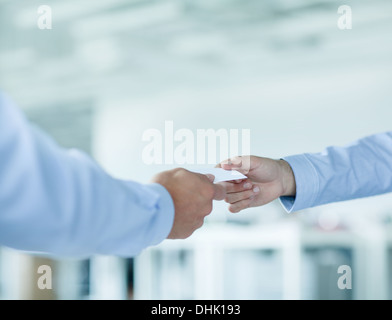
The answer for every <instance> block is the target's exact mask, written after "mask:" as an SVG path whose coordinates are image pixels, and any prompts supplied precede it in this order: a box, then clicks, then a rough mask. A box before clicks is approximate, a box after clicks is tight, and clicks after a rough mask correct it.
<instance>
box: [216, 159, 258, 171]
mask: <svg viewBox="0 0 392 320" xmlns="http://www.w3.org/2000/svg"><path fill="white" fill-rule="evenodd" d="M219 166H220V167H221V168H223V169H225V170H237V171H239V172H241V173H242V174H245V175H246V174H248V173H249V171H250V170H251V169H252V168H251V156H236V157H233V158H229V159H227V160H225V161H222V162H221V163H220V164H219Z"/></svg>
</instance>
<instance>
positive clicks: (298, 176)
mask: <svg viewBox="0 0 392 320" xmlns="http://www.w3.org/2000/svg"><path fill="white" fill-rule="evenodd" d="M284 160H285V161H287V162H288V163H289V164H290V166H291V168H292V169H293V172H294V176H295V180H296V185H297V194H296V196H295V197H281V198H280V201H281V203H282V204H283V206H284V207H285V209H286V210H287V211H288V212H294V211H298V210H302V209H306V208H311V207H315V206H319V205H322V204H326V203H331V202H338V201H345V200H351V199H357V198H363V197H369V196H375V195H379V194H384V193H387V192H392V132H387V133H381V134H376V135H373V136H369V137H366V138H363V139H361V140H358V141H356V142H354V143H352V144H350V145H348V146H345V147H329V148H327V149H326V150H324V151H323V152H322V153H314V154H309V153H308V154H302V155H295V156H289V157H286V158H284Z"/></svg>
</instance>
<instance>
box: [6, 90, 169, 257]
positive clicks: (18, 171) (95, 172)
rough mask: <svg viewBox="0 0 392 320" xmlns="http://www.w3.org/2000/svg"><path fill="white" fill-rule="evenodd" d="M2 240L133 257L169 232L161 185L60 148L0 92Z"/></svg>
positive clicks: (17, 244)
mask: <svg viewBox="0 0 392 320" xmlns="http://www.w3.org/2000/svg"><path fill="white" fill-rule="evenodd" d="M0 154H1V158H0V244H2V245H6V246H10V247H13V248H17V249H22V250H32V251H44V252H49V253H53V254H56V255H73V256H76V255H80V256H82V255H91V254H115V255H121V256H132V255H135V254H137V253H138V252H139V251H140V250H142V249H144V248H145V247H147V246H149V245H153V244H157V243H158V242H160V241H162V240H163V239H165V238H166V236H167V235H168V234H169V232H170V230H171V226H172V222H173V217H174V206H173V203H172V199H171V197H170V195H169V193H168V192H167V191H166V190H165V189H164V188H163V187H162V186H160V185H157V184H154V185H142V184H139V183H135V182H127V181H121V180H117V179H113V178H112V177H110V176H108V175H107V174H106V173H105V172H104V171H103V170H102V169H101V168H100V167H99V166H97V165H96V164H95V163H94V162H93V161H92V160H91V159H90V158H89V157H88V156H86V155H84V154H82V153H80V152H77V151H70V152H68V151H66V150H63V149H61V148H59V147H58V146H57V145H56V144H55V143H54V142H53V141H52V140H51V139H50V138H48V137H47V136H46V135H45V134H43V133H42V132H40V130H37V129H35V128H32V127H31V126H30V125H29V124H28V123H27V121H26V120H25V119H24V117H23V115H21V114H20V112H19V111H18V110H17V109H16V108H14V107H13V106H11V105H10V102H9V101H7V100H6V99H5V98H4V97H2V96H1V94H0Z"/></svg>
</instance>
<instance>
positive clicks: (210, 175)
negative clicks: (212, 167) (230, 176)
mask: <svg viewBox="0 0 392 320" xmlns="http://www.w3.org/2000/svg"><path fill="white" fill-rule="evenodd" d="M206 176H207V178H208V180H210V182H212V183H214V180H215V176H214V175H213V174H210V173H207V174H206Z"/></svg>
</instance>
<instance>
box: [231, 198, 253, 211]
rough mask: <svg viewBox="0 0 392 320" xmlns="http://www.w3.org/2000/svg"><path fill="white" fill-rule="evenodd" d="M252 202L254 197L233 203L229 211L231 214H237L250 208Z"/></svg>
mask: <svg viewBox="0 0 392 320" xmlns="http://www.w3.org/2000/svg"><path fill="white" fill-rule="evenodd" d="M253 201H254V197H250V198H248V199H245V200H241V201H238V202H235V203H233V204H231V205H230V206H229V211H230V212H232V213H238V212H240V211H241V210H244V209H247V208H249V207H251V206H252V203H253Z"/></svg>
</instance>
